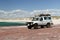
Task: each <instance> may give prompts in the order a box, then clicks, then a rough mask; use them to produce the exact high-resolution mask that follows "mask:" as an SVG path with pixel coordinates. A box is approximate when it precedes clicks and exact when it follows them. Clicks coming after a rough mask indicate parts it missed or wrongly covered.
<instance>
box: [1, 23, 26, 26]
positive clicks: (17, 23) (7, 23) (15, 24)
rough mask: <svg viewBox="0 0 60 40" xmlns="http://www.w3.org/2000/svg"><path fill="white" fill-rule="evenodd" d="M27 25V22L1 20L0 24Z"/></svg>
mask: <svg viewBox="0 0 60 40" xmlns="http://www.w3.org/2000/svg"><path fill="white" fill-rule="evenodd" d="M22 25H26V23H25V22H0V26H22Z"/></svg>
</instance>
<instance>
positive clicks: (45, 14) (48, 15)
mask: <svg viewBox="0 0 60 40" xmlns="http://www.w3.org/2000/svg"><path fill="white" fill-rule="evenodd" d="M38 16H51V15H50V14H40V15H38Z"/></svg>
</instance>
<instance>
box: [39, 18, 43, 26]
mask: <svg viewBox="0 0 60 40" xmlns="http://www.w3.org/2000/svg"><path fill="white" fill-rule="evenodd" d="M42 23H43V17H41V18H40V19H39V25H43V24H42Z"/></svg>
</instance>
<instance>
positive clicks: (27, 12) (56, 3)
mask: <svg viewBox="0 0 60 40" xmlns="http://www.w3.org/2000/svg"><path fill="white" fill-rule="evenodd" d="M40 13H49V14H51V15H53V16H60V0H0V18H19V17H31V16H33V15H35V14H40Z"/></svg>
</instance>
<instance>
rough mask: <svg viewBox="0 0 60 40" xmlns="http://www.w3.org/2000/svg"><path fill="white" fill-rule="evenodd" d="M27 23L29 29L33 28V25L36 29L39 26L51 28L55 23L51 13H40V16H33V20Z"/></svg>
mask: <svg viewBox="0 0 60 40" xmlns="http://www.w3.org/2000/svg"><path fill="white" fill-rule="evenodd" d="M26 24H27V27H28V29H31V28H32V27H34V29H36V28H39V27H40V28H44V26H45V27H47V28H49V27H51V25H52V24H53V23H52V20H51V15H50V14H40V15H39V16H36V17H33V19H32V21H31V22H27V23H26Z"/></svg>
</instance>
